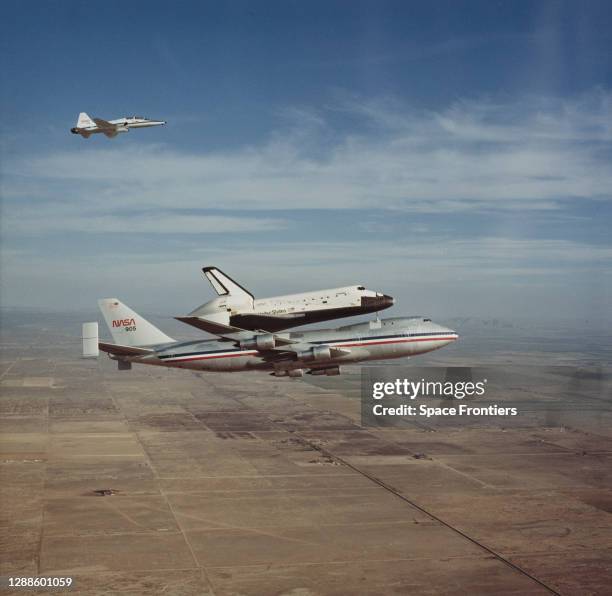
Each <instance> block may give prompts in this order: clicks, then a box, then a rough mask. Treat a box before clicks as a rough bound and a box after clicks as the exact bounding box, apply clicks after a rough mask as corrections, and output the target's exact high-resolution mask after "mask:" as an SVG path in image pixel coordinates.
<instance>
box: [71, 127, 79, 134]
mask: <svg viewBox="0 0 612 596" xmlns="http://www.w3.org/2000/svg"><path fill="white" fill-rule="evenodd" d="M70 132H71V133H72V134H73V135H78V134H79V129H78V128H71V129H70Z"/></svg>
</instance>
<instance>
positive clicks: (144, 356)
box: [83, 298, 458, 377]
mask: <svg viewBox="0 0 612 596" xmlns="http://www.w3.org/2000/svg"><path fill="white" fill-rule="evenodd" d="M99 306H100V310H101V311H102V315H103V316H104V319H105V321H106V324H107V325H108V328H109V330H110V332H111V335H112V337H113V340H114V341H115V342H117V343H106V342H97V337H93V338H92V337H88V338H87V339H84V340H83V349H84V355H92V353H91V349H90V348H91V345H89V346H88V345H87V343H86V342H91V341H92V339H93V341H96V342H97V343H98V347H99V349H100V350H102V351H103V352H107V353H108V354H109V356H110V357H111V358H112V359H113V360H117V362H118V366H119V369H120V370H126V369H130V368H131V367H132V363H138V364H150V365H154V366H167V367H172V368H187V369H192V370H202V371H211V372H237V371H247V370H260V371H267V372H269V373H270V374H272V375H274V376H277V377H301V376H303V375H304V373H307V374H311V375H328V376H332V375H338V374H340V366H341V365H342V364H349V363H351V364H352V363H355V362H363V361H365V360H387V359H389V358H405V357H408V356H414V355H416V354H424V353H425V352H431V351H432V350H437V349H439V348H442V347H444V346H446V345H448V344H449V343H451V342H454V341H455V340H456V339H457V338H458V335H457V333H455V332H454V331H452V330H451V329H447V328H446V327H442V326H441V325H437V324H436V323H433V322H432V321H431V320H430V319H424V318H421V317H411V318H390V319H383V320H382V321H377V322H376V323H374V324H371V323H359V324H356V325H347V326H345V327H339V328H337V329H319V330H316V331H305V332H303V333H296V332H291V333H269V332H265V331H264V332H261V331H252V330H248V329H240V328H237V327H233V326H228V325H222V324H220V323H217V322H214V321H205V320H204V319H200V320H199V322H198V324H197V327H199V328H202V329H205V330H206V331H208V332H209V333H212V334H214V335H216V336H217V338H218V339H209V340H195V341H186V342H179V341H176V340H174V339H172V338H171V337H169V336H168V335H166V334H165V333H163V332H162V331H161V330H159V329H158V328H157V327H155V326H154V325H152V324H151V323H149V321H147V320H146V319H144V318H143V317H141V316H140V315H138V314H137V313H135V312H134V311H133V310H132V309H130V308H129V307H127V306H126V305H125V304H122V303H121V302H120V301H119V300H117V299H116V298H105V299H103V300H100V301H99ZM177 318H178V320H180V321H184V322H186V323H191V322H192V321H190V320H189V317H177ZM85 325H91V324H90V323H86V324H85ZM93 325H94V326H97V324H96V323H94V324H93ZM84 335H85V334H84ZM96 335H97V332H96ZM96 352H97V350H96ZM93 355H96V354H93Z"/></svg>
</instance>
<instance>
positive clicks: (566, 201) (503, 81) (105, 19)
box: [0, 1, 612, 318]
mask: <svg viewBox="0 0 612 596" xmlns="http://www.w3.org/2000/svg"><path fill="white" fill-rule="evenodd" d="M1 11H2V15H1V17H2V18H1V19H0V21H1V24H0V29H1V30H0V36H1V37H2V42H1V43H2V54H3V59H2V60H3V63H2V85H1V86H2V91H1V97H2V111H1V113H0V132H1V136H2V145H1V146H2V180H1V182H2V215H3V218H2V249H3V257H2V294H1V296H2V303H3V304H4V305H28V306H46V307H49V308H62V309H69V308H71V307H74V308H85V307H87V306H89V305H91V304H93V303H94V302H95V299H96V298H98V297H101V296H108V295H117V296H119V297H121V298H123V299H124V300H125V301H126V302H128V303H130V304H131V305H133V306H134V308H136V309H137V310H138V309H139V308H143V309H149V310H151V309H154V310H157V311H158V312H167V313H168V314H180V313H183V312H185V311H186V310H189V309H190V308H192V307H193V306H195V305H197V304H199V303H200V302H202V301H204V300H206V299H207V298H208V297H209V296H210V290H209V288H208V287H207V285H206V284H205V282H203V281H202V279H201V277H200V273H199V269H200V267H201V266H204V265H209V264H214V265H217V266H219V267H221V268H224V269H226V270H227V271H228V272H229V273H230V274H232V275H233V276H235V277H237V278H238V279H240V281H241V282H242V283H243V285H245V286H247V287H249V288H251V289H252V290H253V291H254V292H255V293H256V294H257V295H266V294H271V293H281V292H289V291H299V290H301V289H304V290H305V289H313V288H316V287H330V286H335V285H344V284H353V283H363V284H365V285H367V286H368V287H372V288H376V289H380V290H383V291H385V292H387V293H390V294H392V295H394V296H396V297H397V298H398V305H397V306H396V307H395V308H394V311H395V314H412V313H416V312H419V313H426V314H430V315H432V316H436V317H442V318H444V317H451V316H458V315H469V316H473V315H479V314H482V315H485V316H502V317H508V318H511V317H513V316H516V315H517V314H520V315H526V314H529V315H532V316H535V317H543V318H547V317H552V316H562V317H571V318H583V317H585V316H588V317H589V318H596V317H606V316H607V317H609V311H610V309H609V304H610V302H611V296H610V289H611V285H612V284H611V275H610V274H611V270H610V265H609V263H610V262H611V261H612V234H610V231H609V222H610V221H611V216H612V205H611V201H610V199H611V197H612V168H611V167H610V164H611V163H612V159H611V158H612V51H611V50H612V33H611V31H612V27H611V25H612V6H611V5H610V3H609V2H594V1H593V2H588V3H582V2H434V3H411V2H363V3H359V2H320V3H317V2H308V3H306V2H261V3H254V2H227V3H204V2H176V3H167V2H165V3H156V2H146V3H145V2H143V3H138V2H136V3H130V5H129V6H126V4H125V3H119V2H116V3H113V2H99V3H98V2H93V1H92V2H69V1H61V2H44V3H43V2H27V1H19V2H12V1H8V2H4V3H3V4H2V8H1ZM79 111H86V112H88V113H89V114H90V115H92V116H100V117H103V118H108V119H110V118H114V117H119V116H122V115H127V114H133V113H139V114H144V115H146V116H150V117H154V118H163V119H166V120H167V121H168V125H167V126H165V127H162V128H158V129H151V130H144V131H136V132H135V131H132V132H130V133H129V134H127V135H121V136H119V137H118V138H116V139H114V140H108V139H106V138H104V137H99V136H95V137H92V138H90V139H89V140H87V141H86V140H84V139H81V138H79V137H77V136H75V135H71V134H70V133H69V129H70V127H71V126H74V123H75V121H76V116H77V114H78V112H79ZM170 311H172V312H170Z"/></svg>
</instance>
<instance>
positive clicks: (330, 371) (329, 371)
mask: <svg viewBox="0 0 612 596" xmlns="http://www.w3.org/2000/svg"><path fill="white" fill-rule="evenodd" d="M308 374H309V375H315V376H319V375H326V376H328V377H335V376H336V375H339V374H340V367H339V366H330V367H329V368H315V369H313V370H310V371H308Z"/></svg>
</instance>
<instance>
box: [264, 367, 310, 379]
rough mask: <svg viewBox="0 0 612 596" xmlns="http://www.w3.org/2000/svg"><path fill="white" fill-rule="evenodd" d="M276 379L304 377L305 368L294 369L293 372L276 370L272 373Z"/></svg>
mask: <svg viewBox="0 0 612 596" xmlns="http://www.w3.org/2000/svg"><path fill="white" fill-rule="evenodd" d="M270 374H271V375H272V376H274V377H292V378H297V377H303V376H304V369H303V368H293V369H291V370H275V371H274V372H273V373H270Z"/></svg>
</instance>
